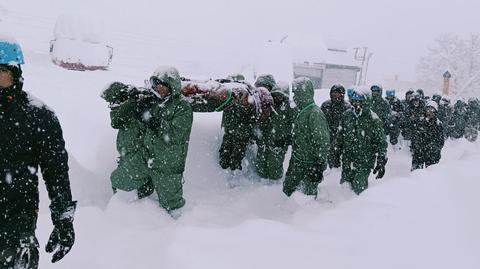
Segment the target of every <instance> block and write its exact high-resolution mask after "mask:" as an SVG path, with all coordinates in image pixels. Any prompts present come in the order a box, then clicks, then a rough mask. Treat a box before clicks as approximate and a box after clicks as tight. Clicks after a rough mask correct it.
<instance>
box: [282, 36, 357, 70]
mask: <svg viewBox="0 0 480 269" xmlns="http://www.w3.org/2000/svg"><path fill="white" fill-rule="evenodd" d="M287 41H288V42H289V44H290V46H291V47H292V52H293V59H294V62H296V63H303V62H309V63H316V64H333V65H345V66H355V67H359V65H360V62H358V61H356V60H355V59H354V56H355V52H354V50H353V49H351V48H349V47H348V45H347V43H346V42H343V41H341V40H339V39H333V38H331V39H323V38H321V37H318V36H293V37H292V39H291V40H289V39H287Z"/></svg>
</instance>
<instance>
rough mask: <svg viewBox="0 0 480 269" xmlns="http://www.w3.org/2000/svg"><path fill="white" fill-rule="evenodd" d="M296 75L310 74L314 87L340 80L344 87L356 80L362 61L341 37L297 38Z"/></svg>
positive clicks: (318, 87) (293, 48)
mask: <svg viewBox="0 0 480 269" xmlns="http://www.w3.org/2000/svg"><path fill="white" fill-rule="evenodd" d="M292 50H293V57H294V64H293V73H294V77H295V78H297V77H302V76H304V77H308V78H310V79H311V80H312V81H313V83H314V85H315V88H317V89H324V88H330V87H331V86H332V85H333V84H336V83H341V84H342V85H344V86H345V87H350V86H352V85H355V84H356V81H357V76H358V75H359V72H360V70H361V63H360V62H359V61H356V60H355V52H354V50H353V49H349V48H348V47H347V46H345V45H344V44H342V43H341V42H338V41H332V40H328V41H327V42H326V41H325V40H320V39H312V38H310V39H305V38H302V39H301V40H295V41H294V44H292Z"/></svg>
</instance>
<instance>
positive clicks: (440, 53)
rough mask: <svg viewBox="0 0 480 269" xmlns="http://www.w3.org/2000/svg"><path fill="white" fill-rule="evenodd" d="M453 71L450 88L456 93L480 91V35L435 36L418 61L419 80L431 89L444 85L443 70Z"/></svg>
mask: <svg viewBox="0 0 480 269" xmlns="http://www.w3.org/2000/svg"><path fill="white" fill-rule="evenodd" d="M445 70H448V71H449V72H450V73H451V74H452V78H451V79H450V90H451V94H452V95H453V96H456V95H459V96H461V97H470V96H478V95H479V94H480V35H479V34H470V35H469V36H468V37H467V38H461V37H459V36H457V35H453V34H445V35H442V36H440V37H439V38H437V39H436V40H435V44H434V46H432V47H431V48H429V52H428V54H427V55H426V56H424V57H422V58H421V59H420V62H419V64H418V65H417V75H418V80H419V81H420V82H421V83H422V84H423V85H424V86H425V87H426V88H427V89H428V90H430V91H436V92H439V91H441V89H442V83H443V78H442V74H443V73H444V72H445Z"/></svg>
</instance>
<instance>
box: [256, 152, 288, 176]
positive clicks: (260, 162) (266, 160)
mask: <svg viewBox="0 0 480 269" xmlns="http://www.w3.org/2000/svg"><path fill="white" fill-rule="evenodd" d="M287 149H288V147H282V148H273V147H268V146H263V145H262V146H259V147H258V150H257V158H256V161H255V168H256V170H257V174H258V175H259V176H260V177H262V178H267V179H280V178H282V177H283V161H284V160H285V154H286V153H287Z"/></svg>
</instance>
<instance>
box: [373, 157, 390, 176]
mask: <svg viewBox="0 0 480 269" xmlns="http://www.w3.org/2000/svg"><path fill="white" fill-rule="evenodd" d="M387 161H388V159H387V158H386V157H385V156H378V157H377V166H376V167H375V169H373V174H377V173H378V174H377V177H376V178H377V179H379V178H382V177H383V176H384V175H385V165H386V164H387Z"/></svg>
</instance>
